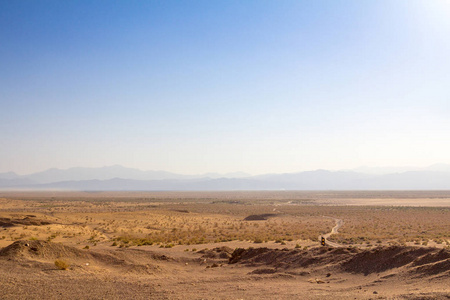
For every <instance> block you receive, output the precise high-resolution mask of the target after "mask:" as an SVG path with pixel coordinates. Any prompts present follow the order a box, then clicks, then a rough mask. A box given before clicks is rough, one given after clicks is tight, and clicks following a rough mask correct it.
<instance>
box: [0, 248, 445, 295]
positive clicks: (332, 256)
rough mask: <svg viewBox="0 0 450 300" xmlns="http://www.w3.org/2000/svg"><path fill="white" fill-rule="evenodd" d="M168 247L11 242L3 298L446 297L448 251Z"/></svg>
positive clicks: (3, 268) (3, 264) (2, 257)
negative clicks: (61, 264) (83, 246)
mask: <svg viewBox="0 0 450 300" xmlns="http://www.w3.org/2000/svg"><path fill="white" fill-rule="evenodd" d="M169 250H170V251H168V250H165V249H164V250H161V251H157V250H155V249H154V248H152V247H150V246H148V247H147V246H142V247H139V249H137V248H126V249H122V248H114V249H107V248H104V249H96V250H84V249H77V248H75V247H70V246H65V245H62V244H60V243H53V242H47V241H39V240H37V241H16V242H14V243H12V244H11V245H9V246H7V247H5V248H3V249H1V250H0V274H2V276H0V286H1V287H2V288H1V289H0V298H1V299H23V298H27V299H127V298H134V299H274V298H277V299H354V298H356V299H449V298H450V286H449V283H450V251H449V250H448V249H436V248H418V247H399V246H395V247H378V248H374V249H370V250H362V249H357V248H329V247H315V248H311V249H309V250H300V249H287V248H285V249H273V248H267V247H263V248H246V249H244V248H237V249H235V250H233V249H232V248H230V247H227V246H222V247H215V248H212V249H203V250H200V251H189V252H186V251H183V250H181V248H180V249H169ZM57 259H59V260H63V261H65V262H67V263H68V264H69V265H70V267H69V269H68V270H66V271H64V270H60V269H58V267H56V266H55V264H54V262H55V260H57Z"/></svg>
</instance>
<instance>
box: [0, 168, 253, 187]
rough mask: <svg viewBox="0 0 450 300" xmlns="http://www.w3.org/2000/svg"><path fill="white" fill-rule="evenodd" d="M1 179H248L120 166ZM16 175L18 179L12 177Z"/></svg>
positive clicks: (243, 174) (50, 170)
mask: <svg viewBox="0 0 450 300" xmlns="http://www.w3.org/2000/svg"><path fill="white" fill-rule="evenodd" d="M2 174H9V176H10V177H9V178H6V176H7V175H5V177H1V175H2ZM2 174H0V178H5V179H12V178H27V179H30V180H32V181H35V182H37V183H42V184H45V183H52V182H60V181H83V180H108V179H113V178H126V179H133V180H162V179H193V178H203V177H210V178H220V177H236V178H237V177H246V176H248V174H245V173H240V172H237V173H230V174H224V175H222V174H218V173H208V174H204V175H181V174H176V173H171V172H166V171H142V170H138V169H133V168H126V167H123V166H120V165H114V166H107V167H101V168H70V169H65V170H61V169H56V168H52V169H48V170H46V171H43V172H37V173H33V174H29V175H22V176H18V175H17V174H15V173H12V172H10V173H2ZM13 175H16V177H11V176H13Z"/></svg>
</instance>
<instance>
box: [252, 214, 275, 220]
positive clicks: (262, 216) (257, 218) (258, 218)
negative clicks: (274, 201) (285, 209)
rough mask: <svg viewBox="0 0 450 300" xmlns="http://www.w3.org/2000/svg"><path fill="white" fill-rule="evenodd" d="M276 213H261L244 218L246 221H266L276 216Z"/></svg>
mask: <svg viewBox="0 0 450 300" xmlns="http://www.w3.org/2000/svg"><path fill="white" fill-rule="evenodd" d="M276 216H277V215H276V214H261V215H250V216H248V217H246V218H245V219H244V221H265V220H267V219H269V218H271V217H276Z"/></svg>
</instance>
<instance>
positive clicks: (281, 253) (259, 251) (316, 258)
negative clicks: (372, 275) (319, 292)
mask: <svg viewBox="0 0 450 300" xmlns="http://www.w3.org/2000/svg"><path fill="white" fill-rule="evenodd" d="M354 251H357V250H356V249H351V248H350V249H343V248H336V249H333V248H325V247H324V248H314V249H311V250H300V249H294V250H289V249H287V248H286V249H281V250H280V249H269V248H249V249H242V248H238V249H236V250H235V251H234V252H233V253H232V255H231V258H230V260H229V263H230V264H234V263H243V264H246V265H249V266H259V265H266V266H267V265H270V266H274V267H276V268H283V269H289V268H299V267H302V268H305V267H308V266H311V265H314V266H320V265H326V264H330V263H333V262H340V261H343V260H346V259H348V258H349V257H351V255H352V253H353V252H354Z"/></svg>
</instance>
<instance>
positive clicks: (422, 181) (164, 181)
mask: <svg viewBox="0 0 450 300" xmlns="http://www.w3.org/2000/svg"><path fill="white" fill-rule="evenodd" d="M436 166H439V167H438V168H436ZM433 168H434V169H437V170H438V171H433ZM89 170H95V171H97V173H95V172H94V173H95V174H97V175H98V174H100V175H102V176H103V177H102V176H99V177H97V178H94V177H93V176H94V175H93V174H90V175H89V176H90V178H88V179H85V178H83V176H84V177H86V174H85V172H87V171H89ZM112 170H114V172H111V171H112ZM439 170H443V171H439ZM446 170H447V165H444V164H441V165H433V166H431V167H430V169H427V168H424V170H415V171H406V172H400V173H390V174H383V175H377V174H367V173H360V172H355V171H351V170H339V171H330V170H323V169H319V170H314V171H304V172H295V173H282V174H263V175H257V176H248V177H239V178H233V177H220V174H216V173H206V174H204V175H203V176H201V175H180V176H178V175H179V174H175V173H170V172H165V171H141V170H137V169H131V168H125V167H122V166H118V165H115V166H109V167H103V168H70V169H67V170H59V169H49V170H46V171H44V172H38V173H33V174H31V175H28V176H27V175H22V176H18V177H15V178H2V177H0V188H1V189H2V190H17V189H26V190H77V191H79V190H82V191H94V190H96V191H97V190H98V191H100V190H105V191H133V190H139V191H145V190H148V191H154V190H164V191H168V190H175V191H182V190H208V191H212V190H447V189H450V171H446ZM449 170H450V169H449ZM108 171H109V173H107V172H108ZM119 171H121V172H122V174H119V173H120V172H119ZM64 172H68V173H66V174H64ZM2 174H5V173H2ZM7 174H8V173H7ZM130 174H131V175H130ZM155 174H157V175H158V176H160V177H158V176H156V175H155ZM172 174H174V175H173V176H172ZM0 175H1V174H0ZM10 175H11V174H10ZM42 175H43V176H42ZM75 175H77V176H78V178H76V176H75ZM121 175H128V176H132V175H133V176H134V178H127V176H121ZM216 175H219V177H214V176H216ZM241 175H242V174H241ZM39 176H42V177H39ZM52 176H53V178H56V180H53V181H51V180H49V179H51V178H52ZM55 176H56V177H55ZM58 176H59V177H58ZM139 176H140V177H139ZM145 176H148V177H145ZM151 176H153V177H151ZM167 176H172V177H169V178H168V177H167ZM148 178H150V179H148Z"/></svg>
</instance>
